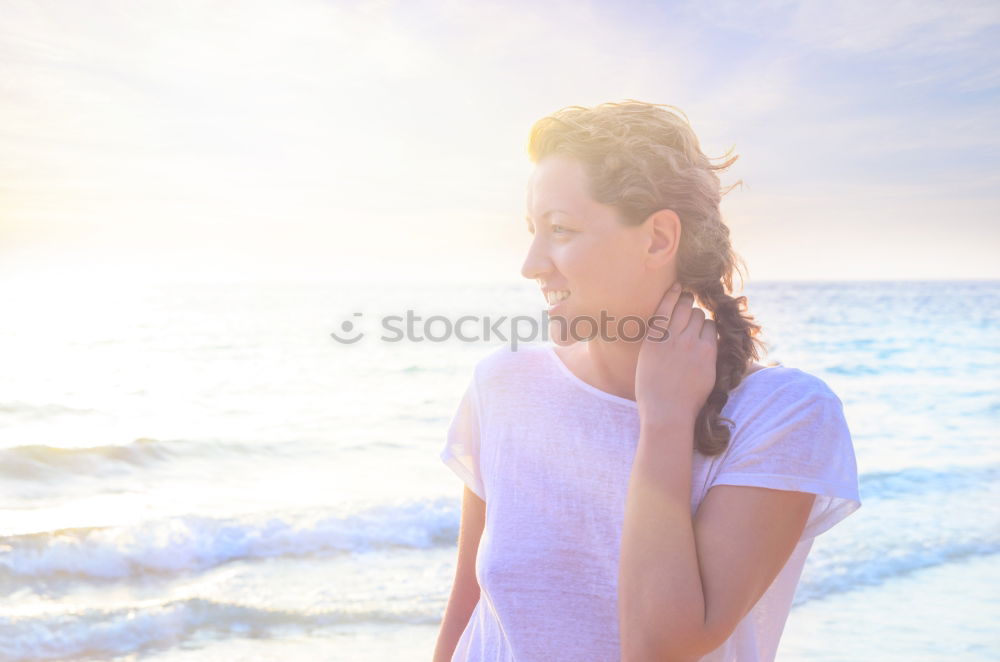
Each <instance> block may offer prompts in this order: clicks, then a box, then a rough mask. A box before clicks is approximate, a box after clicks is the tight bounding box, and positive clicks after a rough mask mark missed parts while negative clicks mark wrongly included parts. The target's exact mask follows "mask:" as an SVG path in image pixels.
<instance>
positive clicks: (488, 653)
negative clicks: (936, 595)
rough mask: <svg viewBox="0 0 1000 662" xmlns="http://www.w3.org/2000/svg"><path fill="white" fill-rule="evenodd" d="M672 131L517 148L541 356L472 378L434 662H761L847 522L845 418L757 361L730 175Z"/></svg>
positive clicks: (620, 126) (660, 109)
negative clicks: (451, 573) (824, 545)
mask: <svg viewBox="0 0 1000 662" xmlns="http://www.w3.org/2000/svg"><path fill="white" fill-rule="evenodd" d="M671 108H673V107H672V106H667V105H666V104H648V103H642V102H638V101H633V100H628V101H626V102H624V103H606V104H602V105H599V106H596V107H593V108H585V107H580V106H571V107H568V108H564V109H562V110H560V111H558V112H556V113H554V114H553V115H551V116H549V117H546V118H543V119H542V120H539V121H538V122H537V123H536V124H535V126H534V127H533V128H532V131H531V136H530V141H529V148H528V149H529V154H530V157H531V160H532V162H533V163H534V164H535V170H534V172H533V173H532V176H531V180H530V183H529V187H528V196H527V202H528V230H529V232H531V234H532V241H531V246H530V249H529V251H528V254H527V257H526V259H525V261H524V265H523V268H522V275H523V276H525V277H526V278H529V279H532V280H536V281H537V282H538V283H539V285H540V286H541V288H542V292H543V293H544V294H545V295H546V298H547V300H548V302H549V304H550V307H549V310H548V312H549V317H550V331H551V336H552V337H553V339H554V341H555V344H554V345H548V344H544V345H541V344H540V345H528V346H523V345H522V346H520V347H519V348H518V350H517V351H512V350H510V349H508V348H506V347H505V348H501V349H499V350H495V351H493V352H491V353H490V354H489V355H488V356H486V357H485V358H484V359H482V360H481V361H480V362H479V363H478V364H477V366H476V369H475V371H474V375H473V378H472V380H471V383H470V385H469V387H468V389H467V391H466V393H465V397H464V398H463V400H462V402H461V404H460V406H459V409H458V411H457V413H456V415H455V418H454V419H453V421H452V425H451V427H450V429H449V434H448V440H447V444H446V445H445V448H444V450H443V451H442V453H441V458H442V459H443V460H444V461H445V462H446V463H447V464H448V465H449V466H450V467H452V468H453V469H454V470H455V472H456V473H457V474H458V475H459V476H460V477H461V478H462V479H463V480H464V482H465V484H466V486H465V490H464V496H463V502H462V521H461V529H460V534H459V558H458V567H457V571H456V576H455V583H454V586H453V588H452V592H451V597H450V599H449V602H448V607H447V609H446V612H445V618H444V621H443V623H442V627H441V632H440V635H439V638H438V642H437V648H436V651H435V660H436V661H438V662H443V661H446V660H455V661H462V662H465V661H480V660H490V661H494V660H502V661H517V662H533V661H535V660H538V661H541V660H545V661H549V662H551V661H555V660H573V661H588V662H594V661H600V660H625V661H627V662H640V661H646V660H657V661H663V660H710V661H713V662H716V661H723V660H725V661H727V662H750V661H761V660H773V659H774V657H775V654H776V650H777V646H778V640H779V638H780V635H781V631H782V629H783V627H784V624H785V620H786V618H787V616H788V612H789V610H790V608H791V601H792V597H793V594H794V591H795V586H796V584H797V583H798V580H799V577H800V574H801V571H802V567H803V564H804V562H805V558H806V556H807V554H808V553H809V550H810V548H811V545H812V541H813V539H814V538H815V536H816V535H818V534H820V533H822V532H823V531H826V530H827V529H829V528H830V527H831V526H833V525H834V524H836V523H837V522H839V521H840V520H842V519H843V518H844V517H846V516H847V515H849V514H850V513H852V512H854V511H855V510H857V509H858V508H859V507H860V505H861V503H860V499H859V497H858V488H857V467H856V462H855V456H854V449H853V445H852V442H851V438H850V433H849V431H848V428H847V425H846V422H845V420H844V416H843V409H842V404H841V401H840V399H839V398H838V397H837V396H836V394H834V393H833V391H831V390H830V388H829V387H828V386H827V385H826V384H825V383H824V382H823V381H822V380H821V379H819V378H817V377H815V376H813V375H810V374H808V373H806V372H803V371H801V370H798V369H796V368H791V367H786V366H782V365H772V366H763V365H760V364H758V363H754V362H753V360H754V359H757V358H759V346H761V345H762V344H763V343H762V342H761V341H760V340H759V339H758V338H757V337H756V336H757V334H758V332H759V331H760V326H759V325H757V324H756V323H754V321H753V317H752V316H751V315H750V314H749V313H748V312H747V310H746V298H745V297H742V296H741V297H738V298H734V297H733V296H731V294H730V292H731V290H732V274H733V271H734V269H735V268H736V259H737V258H736V255H735V253H734V252H733V249H732V247H731V245H730V241H729V229H728V228H727V227H726V225H725V224H724V223H723V221H722V218H721V215H720V211H719V203H720V199H721V195H722V192H721V191H720V186H719V179H718V176H717V174H716V171H719V170H723V169H725V168H726V167H728V166H729V165H730V164H732V162H733V161H735V157H734V158H732V159H729V160H728V161H726V162H724V163H722V164H721V165H712V164H711V163H710V162H709V159H708V158H706V157H705V156H704V154H702V152H701V149H700V146H699V143H698V140H697V138H696V137H695V134H694V132H693V131H692V129H691V127H690V126H689V124H688V122H687V120H686V117H684V118H682V117H681V115H678V114H677V113H674V112H672V111H671V110H670V109H671ZM681 114H683V113H681ZM695 301H697V302H699V303H700V304H701V305H702V306H703V307H704V309H705V310H707V311H708V312H709V313H710V314H711V319H709V318H706V315H705V312H703V310H702V308H699V307H696V306H695V305H694V303H695ZM581 334H582V335H581Z"/></svg>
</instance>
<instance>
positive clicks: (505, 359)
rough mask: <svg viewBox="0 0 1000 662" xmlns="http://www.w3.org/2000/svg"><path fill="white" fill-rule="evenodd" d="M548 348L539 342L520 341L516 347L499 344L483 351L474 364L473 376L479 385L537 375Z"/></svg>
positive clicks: (546, 358)
mask: <svg viewBox="0 0 1000 662" xmlns="http://www.w3.org/2000/svg"><path fill="white" fill-rule="evenodd" d="M549 351H550V350H549V349H548V347H547V346H546V345H542V344H539V343H520V344H518V345H517V348H516V349H515V348H513V347H512V346H511V345H507V344H504V345H501V346H499V347H496V348H493V349H490V350H488V351H487V352H486V353H484V354H483V355H482V356H481V357H480V358H479V360H478V361H477V362H476V365H475V377H476V381H478V382H479V383H480V384H481V385H484V386H485V385H489V384H496V383H498V382H505V383H507V382H511V381H517V380H520V379H531V378H533V377H537V373H538V367H539V366H540V365H541V364H542V363H543V362H544V361H546V360H548V357H546V356H545V354H546V353H547V352H549Z"/></svg>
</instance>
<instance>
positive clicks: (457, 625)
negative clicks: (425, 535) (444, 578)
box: [434, 486, 486, 662]
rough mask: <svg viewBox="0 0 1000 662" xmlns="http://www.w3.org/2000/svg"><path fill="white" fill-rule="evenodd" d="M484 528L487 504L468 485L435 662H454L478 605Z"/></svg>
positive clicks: (463, 502)
mask: <svg viewBox="0 0 1000 662" xmlns="http://www.w3.org/2000/svg"><path fill="white" fill-rule="evenodd" d="M485 525H486V502H485V501H483V500H482V499H480V498H479V497H478V496H476V493H475V492H473V491H472V490H470V489H469V488H468V486H466V487H465V489H464V490H463V493H462V523H461V525H460V528H459V533H458V565H457V567H456V569H455V583H454V584H453V585H452V588H451V596H450V597H449V598H448V606H447V607H446V609H445V614H444V619H443V620H442V622H441V631H440V632H439V633H438V639H437V645H436V646H435V647H434V662H451V658H452V655H454V653H455V646H456V645H458V640H459V638H461V636H462V632H463V631H464V630H465V627H466V625H468V623H469V617H470V616H471V615H472V611H473V610H474V609H475V608H476V603H477V602H479V581H478V580H477V579H476V555H477V554H478V553H479V540H480V539H481V538H482V535H483V528H484V527H485Z"/></svg>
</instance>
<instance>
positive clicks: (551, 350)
mask: <svg viewBox="0 0 1000 662" xmlns="http://www.w3.org/2000/svg"><path fill="white" fill-rule="evenodd" d="M544 348H545V353H546V354H548V355H549V356H551V357H552V360H553V361H555V363H556V365H557V366H558V367H559V370H560V371H561V372H562V374H563V375H565V376H566V378H567V379H569V381H571V382H573V383H574V384H576V385H577V386H578V387H579V388H582V389H583V390H585V391H587V392H588V393H590V394H592V395H596V396H597V397H599V398H602V399H604V400H609V401H611V402H617V403H618V404H622V405H625V406H627V407H631V408H632V409H636V410H638V409H639V403H638V402H636V401H635V400H630V399H628V398H623V397H622V396H620V395H615V394H614V393H608V392H607V391H602V390H601V389H599V388H597V387H596V386H594V385H593V384H589V383H587V382H585V381H583V380H582V379H580V378H579V377H577V376H576V375H575V374H574V373H573V371H572V370H570V369H569V367H568V366H567V365H566V364H565V363H563V360H562V359H561V358H559V355H558V354H557V353H556V348H555V345H551V344H550V345H545V346H544ZM780 367H781V365H780V364H779V365H769V366H764V367H763V368H761V369H760V370H754V371H753V372H751V373H750V374H749V375H744V376H743V379H741V380H740V383H739V385H738V386H737V387H736V388H737V389H738V388H739V387H740V386H743V384H745V383H746V381H747V380H748V379H750V378H751V377H753V376H754V375H756V374H758V373H761V372H765V371H767V370H773V369H774V368H780ZM733 390H736V389H733ZM731 392H732V391H730V393H731Z"/></svg>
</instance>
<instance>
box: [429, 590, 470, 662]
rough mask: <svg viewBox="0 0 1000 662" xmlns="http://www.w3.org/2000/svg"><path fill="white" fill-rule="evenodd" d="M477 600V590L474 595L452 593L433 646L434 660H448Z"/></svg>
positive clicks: (446, 661)
mask: <svg viewBox="0 0 1000 662" xmlns="http://www.w3.org/2000/svg"><path fill="white" fill-rule="evenodd" d="M478 601H479V593H478V591H477V592H476V594H475V595H472V594H471V593H470V594H468V595H452V597H451V598H450V599H449V601H448V606H447V607H446V608H445V615H444V618H443V619H442V621H441V629H440V630H439V631H438V638H437V644H436V645H435V647H434V662H450V660H451V658H452V657H453V655H454V653H455V648H456V646H458V640H459V639H461V638H462V633H463V632H464V631H465V628H466V627H467V626H468V625H469V618H470V617H471V616H472V612H473V611H474V610H475V608H476V603H477V602H478Z"/></svg>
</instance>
